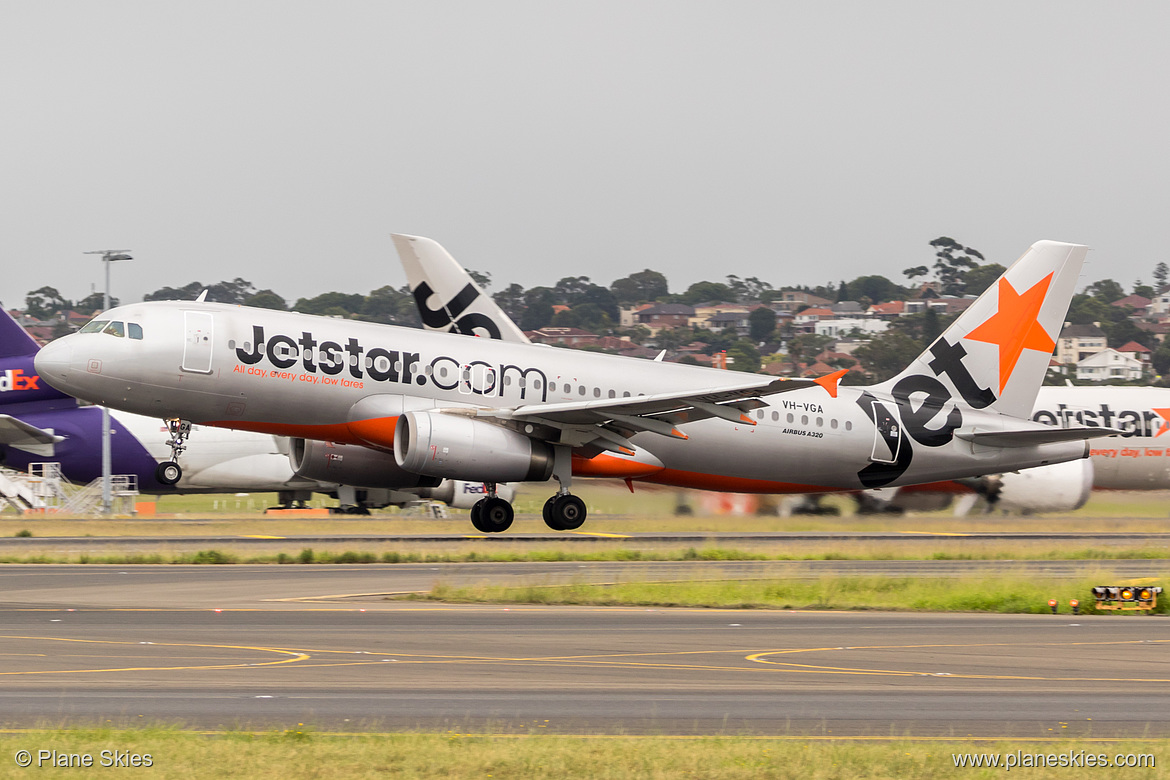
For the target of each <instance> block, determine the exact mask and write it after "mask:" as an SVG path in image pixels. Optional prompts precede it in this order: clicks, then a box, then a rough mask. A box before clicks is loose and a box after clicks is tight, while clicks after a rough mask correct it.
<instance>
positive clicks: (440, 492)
mask: <svg viewBox="0 0 1170 780" xmlns="http://www.w3.org/2000/svg"><path fill="white" fill-rule="evenodd" d="M414 492H415V493H417V494H418V496H419V498H427V499H431V500H433V501H442V502H443V503H444V504H446V505H447V506H450V507H454V508H456V509H471V507H472V506H474V505H475V503H476V502H477V501H479V500H480V499H482V498H486V497H487V486H486V485H484V484H483V483H482V482H466V481H464V480H461V479H445V480H443V484H441V485H439V486H438V487H436V488H422V489H420V490H416V491H414ZM496 495H497V496H499V497H500V498H502V499H504V500H505V501H507V502H508V503H509V504H510V503H512V499H513V498H514V497H515V496H516V489H515V488H514V487H512V486H511V485H505V484H504V483H502V482H501V483H499V484H497V485H496Z"/></svg>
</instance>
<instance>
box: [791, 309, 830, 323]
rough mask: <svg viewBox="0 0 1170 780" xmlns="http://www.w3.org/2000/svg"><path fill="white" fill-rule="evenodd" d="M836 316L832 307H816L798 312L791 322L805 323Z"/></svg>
mask: <svg viewBox="0 0 1170 780" xmlns="http://www.w3.org/2000/svg"><path fill="white" fill-rule="evenodd" d="M836 316H837V315H836V314H834V313H833V310H832V309H827V308H823V307H817V308H811V309H805V310H804V311H802V312H800V313H799V314H797V315H796V317H794V318H793V322H795V323H796V324H797V325H807V324H809V323H810V322H816V321H818V320H828V319H832V318H833V317H836Z"/></svg>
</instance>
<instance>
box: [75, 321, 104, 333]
mask: <svg viewBox="0 0 1170 780" xmlns="http://www.w3.org/2000/svg"><path fill="white" fill-rule="evenodd" d="M109 324H110V321H109V320H90V321H89V322H88V323H86V325H85V327H84V328H82V329H81V330H79V331H78V333H101V332H102V328H104V327H106V325H109Z"/></svg>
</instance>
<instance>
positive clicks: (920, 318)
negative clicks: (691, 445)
mask: <svg viewBox="0 0 1170 780" xmlns="http://www.w3.org/2000/svg"><path fill="white" fill-rule="evenodd" d="M930 247H931V248H932V250H933V251H934V262H933V263H932V264H931V265H929V266H927V265H920V266H913V267H910V268H906V269H905V270H904V271H903V272H902V273H903V275H904V276H905V277H906V279H907V282H908V283H909V284H908V286H903V285H900V284H897V283H895V282H893V281H891V280H890V279H888V278H887V277H885V276H881V275H879V274H870V275H864V276H860V277H857V278H856V279H853V280H842V281H841V282H840V283H839V284H827V285H822V286H817V287H795V288H794V287H785V288H780V289H777V288H774V287H773V286H772V285H771V284H770V283H768V282H765V281H762V280H760V279H759V278H757V277H754V276H753V277H747V278H740V277H738V276H736V275H734V274H728V275H727V276H726V277H725V278H724V281H718V282H716V281H701V282H696V283H694V284H692V285H691V286H690V287H688V288H687V289H686V290H685V291H684V292H682V293H677V294H672V293H671V292H670V290H669V285H668V282H667V279H666V276H665V275H663V274H662V273H661V272H658V271H654V270H651V269H644V270H642V271H639V272H637V273H633V274H630V275H629V276H625V277H622V278H621V279H617V280H615V281H614V282H613V283H612V284H610V285H609V286H608V287H606V286H602V285H599V284H596V283H594V282H593V281H592V280H591V279H590V277H588V276H569V277H564V278H562V279H561V280H560V281H558V282H557V283H556V284H555V285H553V286H551V287H548V286H537V287H531V288H527V289H525V288H524V287H523V286H522V285H520V284H516V283H512V284H509V285H508V286H507V287H505V288H503V289H501V290H498V291H496V292H494V293H493V294H492V298H493V299H494V300H495V301H496V303H497V304H499V306H500V308H502V309H503V310H504V312H506V313H507V314H508V316H510V317H511V318H512V319H513V320H515V321H516V322H517V323H518V324H519V325H520V326H521V327H522V328H523V329H525V330H534V329H537V328H542V327H545V326H548V325H556V326H567V327H579V328H582V329H585V330H589V331H591V332H594V333H598V334H603V335H605V334H616V335H627V336H630V337H632V338H633V339H634V340H635V341H639V342H640V341H641V339H642V337H644V336H646V335H648V334H647V332H646V331H645V330H643V329H639V328H635V329H629V330H622V329H620V328H619V327H618V321H619V312H618V310H619V308H620V307H622V306H629V305H631V304H636V303H643V302H661V303H683V304H687V305H695V304H698V303H702V302H706V301H728V302H731V301H735V302H742V303H746V302H752V301H762V302H770V301H774V300H776V299H778V298H779V297H780V295H781V293H782V292H784V291H785V290H794V289H795V290H804V291H807V292H810V293H812V294H814V295H818V296H820V297H823V298H825V299H827V300H836V301H846V300H853V301H858V302H859V303H862V304H863V305H868V304H872V303H882V302H886V301H890V300H901V299H905V298H908V297H911V296H912V295H918V294H919V293H922V294H925V295H926V296H927V297H929V296H931V295H932V294H933V295H977V294H979V293H982V292H983V291H984V290H985V289H986V288H987V287H988V286H990V284H991V283H992V282H993V281H994V280H995V279H996V278H997V277H998V276H999V275H1000V274H1001V273H1002V272H1003V270H1004V269H1003V266H1002V265H999V264H997V263H987V262H986V260H985V258H984V256H983V254H982V253H981V252H979V251H978V250H977V249H974V248H972V247H968V246H963V245H962V244H959V243H958V242H957V241H955V240H954V239H952V238H950V237H948V236H941V237H939V238H936V239H935V240H933V241H931V242H930ZM470 273H471V274H472V276H473V277H474V278H475V279H476V281H477V282H478V283H479V284H480V286H481V287H482V288H484V289H485V290H488V291H489V292H490V287H491V278H490V276H489V275H487V274H481V273H477V272H474V271H472V272H470ZM1153 279H1154V282H1155V283H1154V285H1153V286H1150V285H1145V284H1143V283H1142V282H1141V281H1140V280H1139V281H1138V282H1137V283H1135V285H1134V286H1133V292H1134V293H1135V294H1138V295H1144V296H1146V297H1153V296H1154V295H1155V294H1156V293H1158V292H1161V291H1163V290H1166V289H1170V267H1168V266H1167V264H1166V263H1158V264H1157V266H1156V267H1155V268H1154V270H1153ZM923 280H928V281H927V282H926V283H925V284H924V281H923ZM924 288H925V289H924ZM203 290H207V298H208V300H211V301H217V302H221V303H229V304H242V305H246V306H258V307H262V308H269V309H277V310H294V311H300V312H304V313H308V314H318V315H325V316H336V317H346V318H352V319H360V320H365V321H370V322H381V323H388V324H396V325H404V326H413V327H418V326H419V325H420V321H419V317H418V312H417V309H416V307H415V302H414V298H413V296H412V295H411V293H410V291H409V289H408V288H407V287H405V286H403V287H399V288H395V287H391V286H389V285H387V286H385V287H380V288H378V289H376V290H372V291H370V292H369V293H368V294H366V295H362V294H358V293H342V292H325V293H321V294H320V295H317V296H314V297H311V298H298V299H297V300H296V301H294V302H293V303H291V304H290V303H289V302H288V301H287V300H286V299H284V298H283V297H281V296H280V295H279V294H277V293H276V292H275V291H273V290H271V289H257V287H256V286H255V285H254V284H253V283H252V282H249V281H247V280H245V279H242V278H239V277H237V278H235V279H232V280H230V281H220V282H217V283H214V284H204V283H202V282H191V283H189V284H186V285H184V286H182V287H163V288H161V289H159V290H155V291H154V292H152V293H150V294H149V295H146V296H145V297H144V299H145V300H194V299H195V298H196V297H197V296H198V295H199V294H200V293H201V292H202V291H203ZM1125 294H1126V293H1125V290H1124V288H1123V287H1122V285H1120V284H1119V283H1118V282H1116V281H1114V280H1112V279H1104V280H1101V281H1099V282H1095V283H1093V284H1091V285H1089V286H1088V287H1087V288H1085V290H1084V291H1083V292H1082V293H1081V294H1079V295H1077V296H1075V297H1074V299H1073V301H1072V306H1071V308H1070V311H1069V320H1070V321H1072V322H1075V323H1089V322H1096V323H1099V324H1100V327H1101V328H1102V329H1103V330H1104V331H1105V332H1106V335H1107V337H1108V340H1109V345H1110V346H1113V347H1118V346H1121V345H1122V344H1125V343H1126V342H1128V341H1139V342H1141V341H1143V340H1148V334H1147V333H1146V332H1145V331H1142V330H1141V329H1140V328H1138V327H1137V325H1136V324H1135V323H1134V322H1133V321H1132V320H1131V319H1130V318H1129V314H1130V312H1129V311H1127V310H1126V309H1124V308H1120V307H1117V306H1112V305H1111V304H1112V302H1113V301H1115V300H1118V299H1120V298H1123V297H1124V296H1125ZM112 303H113V304H114V305H116V304H117V303H118V301H117V299H113V300H112ZM101 305H102V296H101V294H100V293H92V294H90V295H89V296H87V297H86V298H83V299H81V300H79V301H76V302H74V301H70V300H68V299H66V298H64V297H63V296H62V295H61V294H60V293H59V292H58V291H57V290H56V289H55V288H53V287H42V288H40V289H39V290H34V291H32V292H30V293H29V294H28V296H27V298H26V311H27V313H28V314H30V315H32V316H34V317H37V318H39V319H48V318H50V317H52V316H53V315H54V314H56V313H58V312H60V311H63V310H66V309H75V310H78V311H82V312H86V313H88V312H90V311H94V310H97V309H99V308H100V307H101ZM557 307H568V308H567V309H562V310H560V311H558V308H557ZM749 321H750V328H751V332H750V335H749V337H748V338H747V339H742V338H740V337H739V336H738V335H735V334H734V332H727V333H724V334H712V333H711V332H709V331H705V330H704V331H696V330H692V329H689V328H688V329H678V330H677V331H674V332H671V331H665V332H662V333H660V334H659V337H658V339H657V343H658V346H661V347H664V348H677V347H679V346H682V345H684V344H687V343H689V342H691V341H694V340H701V341H704V342H706V343H707V344H708V345H709V351H711V352H716V351H721V350H727V351H728V354H729V355H730V356H733V357H735V367H736V368H738V369H744V368H749V370H756V369H758V367H759V365H760V354H759V351H758V350H757V349H756V346H757V345H759V344H762V343H765V342H769V341H772V340H774V339H777V338H783V339H784V340H786V341H788V342H789V359H791V360H794V361H798V362H809V361H811V360H812V359H813V358H814V357H815V355H817V354H819V353H820V352H821V351H822V350H823V348H824V343H827V342H828V339H823V338H822V337H807V336H801V337H797V338H795V339H793V338H791V336H792V335H793V334H777V333H775V332H774V328H775V318H774V316H773V315H772V314H771V312H769V311H768V310H757V311H756V312H753V314H752V315H751V316H750V318H749ZM948 322H949V318H947V317H940V316H939V315H937V314H936V313H935V312H933V311H927V312H925V313H923V314H919V315H913V316H909V317H900V318H898V319H897V320H895V321H894V322H893V323H892V326H891V328H890V329H889V330H888V331H887V332H885V333H883V334H881V335H879V336H875V337H872V338H870V339H869V340H868V342H867V344H865V345H864V346H862V347H860V348H859V349H858V350H857V352H856V356H857V357H858V358H859V359H860V360H861V361H862V363H863V364H864V365H866V366H867V368H869V370H870V371H871V372H872V374H874V375H876V376H877V377H878V378H886V377H887V376H889V375H892V372H894V371H896V370H899V369H900V368H901V367H903V366H905V365H906V364H907V363H908V362H909V361H910V360H911V359H913V357H915V356H916V355H917V354H918V353H919V352H920V351H921V350H922V349H923V348H924V347H925V345H926V344H928V343H929V342H930V341H932V340H933V339H934V338H935V337H936V336H937V335H938V334H939V333H941V332H942V330H943V329H944V328H945V327H946V325H947V324H948ZM1165 357H1166V361H1167V367H1168V368H1170V348H1167V354H1166V356H1165Z"/></svg>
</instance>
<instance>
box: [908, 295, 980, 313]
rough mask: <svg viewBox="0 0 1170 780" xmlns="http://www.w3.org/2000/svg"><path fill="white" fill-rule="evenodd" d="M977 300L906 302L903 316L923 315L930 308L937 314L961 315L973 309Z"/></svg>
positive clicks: (946, 298)
mask: <svg viewBox="0 0 1170 780" xmlns="http://www.w3.org/2000/svg"><path fill="white" fill-rule="evenodd" d="M975 301H976V299H975V298H955V297H949V296H948V297H943V298H930V299H922V300H910V301H904V304H905V306H904V308H903V310H902V313H903V314H921V313H922V312H924V311H926V310H927V309H928V308H929V309H932V310H933V311H934V312H935V313H936V314H959V313H960V312H964V311H966V310H967V309H969V308H971V304H973V303H975Z"/></svg>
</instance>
